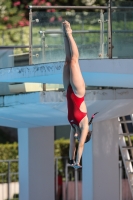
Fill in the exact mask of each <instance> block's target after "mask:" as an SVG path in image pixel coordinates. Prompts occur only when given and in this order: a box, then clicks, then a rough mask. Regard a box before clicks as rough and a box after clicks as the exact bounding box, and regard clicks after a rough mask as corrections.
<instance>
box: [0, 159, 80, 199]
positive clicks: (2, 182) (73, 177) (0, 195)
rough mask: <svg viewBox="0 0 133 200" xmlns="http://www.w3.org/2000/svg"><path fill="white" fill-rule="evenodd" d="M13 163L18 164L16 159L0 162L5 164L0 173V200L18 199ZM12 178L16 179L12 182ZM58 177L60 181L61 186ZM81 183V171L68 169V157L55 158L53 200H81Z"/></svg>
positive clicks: (16, 179) (17, 183)
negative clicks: (72, 199) (3, 169)
mask: <svg viewBox="0 0 133 200" xmlns="http://www.w3.org/2000/svg"><path fill="white" fill-rule="evenodd" d="M14 162H16V163H17V164H18V159H14V160H0V164H4V165H5V164H7V166H6V170H5V172H3V173H0V200H6V199H7V200H11V199H13V198H14V199H19V173H18V171H17V172H12V170H11V168H12V166H11V165H12V164H13V163H14ZM14 176H16V178H15V180H12V177H14ZM59 177H60V178H61V179H62V185H60V184H61V183H60V180H59ZM81 181H82V171H77V170H76V171H75V170H74V169H73V168H70V167H69V165H68V157H55V200H60V199H61V198H62V199H63V200H69V199H71V198H73V197H75V198H76V199H75V200H81V190H82V187H81ZM79 183H80V186H79ZM15 187H16V188H15ZM71 189H72V190H71ZM15 196H17V198H15ZM61 196H62V197H61Z"/></svg>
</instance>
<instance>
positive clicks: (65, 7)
mask: <svg viewBox="0 0 133 200" xmlns="http://www.w3.org/2000/svg"><path fill="white" fill-rule="evenodd" d="M28 8H29V9H75V10H79V9H91V10H93V9H104V10H106V9H108V6H32V5H29V7H28Z"/></svg>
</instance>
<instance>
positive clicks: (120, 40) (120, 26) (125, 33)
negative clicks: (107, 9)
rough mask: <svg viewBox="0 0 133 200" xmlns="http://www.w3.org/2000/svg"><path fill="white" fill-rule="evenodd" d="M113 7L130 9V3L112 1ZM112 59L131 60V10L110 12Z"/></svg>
mask: <svg viewBox="0 0 133 200" xmlns="http://www.w3.org/2000/svg"><path fill="white" fill-rule="evenodd" d="M113 6H122V7H131V6H133V2H131V1H125V2H124V1H114V2H113ZM112 35H113V37H112V41H113V46H114V48H113V58H133V10H128V9H124V10H114V11H113V12H112Z"/></svg>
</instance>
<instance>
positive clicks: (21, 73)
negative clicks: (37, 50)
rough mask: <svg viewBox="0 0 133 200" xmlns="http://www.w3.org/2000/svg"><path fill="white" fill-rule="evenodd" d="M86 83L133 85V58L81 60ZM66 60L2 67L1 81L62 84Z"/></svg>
mask: <svg viewBox="0 0 133 200" xmlns="http://www.w3.org/2000/svg"><path fill="white" fill-rule="evenodd" d="M79 62H80V66H81V71H82V74H83V77H84V79H85V83H86V85H89V86H107V87H124V88H132V87H133V67H132V66H133V59H104V60H80V61H79ZM63 65H64V62H55V63H46V64H38V65H31V66H23V67H13V68H6V69H0V82H36V83H51V84H54V83H55V84H62V70H63Z"/></svg>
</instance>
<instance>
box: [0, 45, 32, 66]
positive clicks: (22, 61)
mask: <svg viewBox="0 0 133 200" xmlns="http://www.w3.org/2000/svg"><path fill="white" fill-rule="evenodd" d="M25 65H29V48H9V47H7V48H0V68H6V67H14V66H25Z"/></svg>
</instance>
